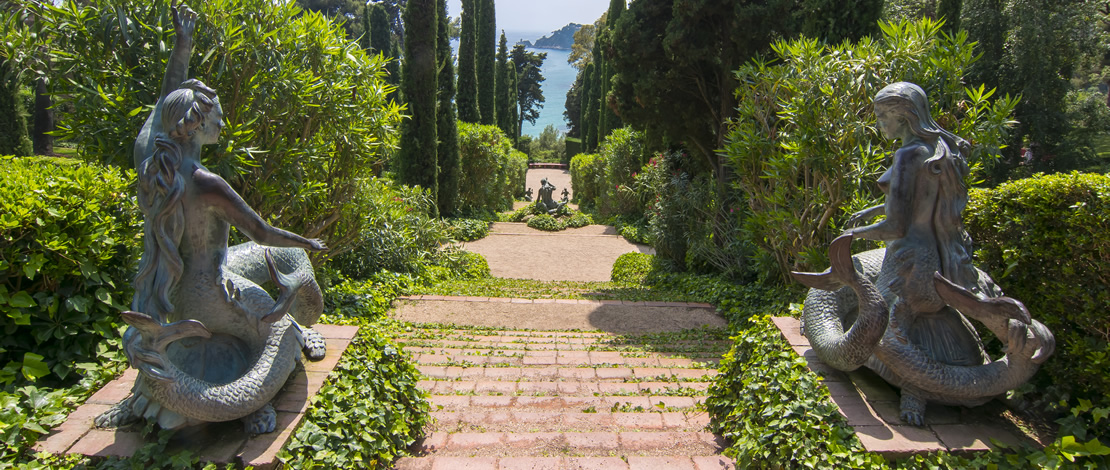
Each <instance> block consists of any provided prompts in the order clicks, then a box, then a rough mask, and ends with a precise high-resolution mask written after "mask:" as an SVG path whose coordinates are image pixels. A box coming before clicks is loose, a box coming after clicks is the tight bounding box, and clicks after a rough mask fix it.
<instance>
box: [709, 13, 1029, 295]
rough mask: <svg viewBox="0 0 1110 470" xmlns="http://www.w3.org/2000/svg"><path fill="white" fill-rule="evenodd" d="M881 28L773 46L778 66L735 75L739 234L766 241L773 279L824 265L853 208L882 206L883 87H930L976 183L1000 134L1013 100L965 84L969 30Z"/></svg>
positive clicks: (928, 23) (732, 130)
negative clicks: (878, 100)
mask: <svg viewBox="0 0 1110 470" xmlns="http://www.w3.org/2000/svg"><path fill="white" fill-rule="evenodd" d="M881 27H882V30H883V35H882V36H881V37H880V38H878V39H874V40H872V39H870V38H864V39H862V40H860V41H859V42H858V43H842V44H840V45H837V46H827V45H825V44H823V43H821V42H819V41H817V40H813V39H806V38H802V39H798V40H795V41H790V42H778V43H776V44H775V45H774V46H773V48H774V51H775V57H774V60H775V62H771V61H753V62H750V63H748V64H746V65H745V66H743V67H742V68H741V69H740V70H739V71H737V72H736V76H737V78H738V79H739V82H740V87H739V89H738V90H737V92H736V93H737V96H738V98H739V100H738V103H739V107H738V109H737V116H736V118H735V119H734V120H733V121H732V122H731V124H730V126H729V133H728V139H727V144H726V146H725V149H724V150H725V152H726V154H727V165H728V167H729V168H730V170H731V171H732V172H733V174H734V175H735V176H734V178H733V179H732V185H733V188H734V189H735V190H737V191H739V192H740V194H741V195H742V196H743V199H744V200H745V201H746V202H747V205H748V208H747V210H746V211H744V212H745V214H742V215H743V216H744V217H745V219H744V226H743V227H744V231H745V236H746V238H747V239H748V240H750V241H751V242H752V243H754V244H755V245H756V246H758V247H759V248H761V249H762V250H760V253H763V254H764V256H765V258H763V259H760V260H757V261H759V268H760V270H761V271H762V272H767V273H772V274H771V276H772V277H776V276H777V277H779V278H781V279H784V280H785V279H788V278H787V276H788V274H789V272H790V271H792V270H794V271H812V270H820V268H822V267H823V265H824V263H826V261H825V258H826V257H827V256H826V254H825V249H826V248H825V247H826V246H827V245H828V242H829V241H831V240H832V238H833V237H835V236H836V235H838V234H839V233H840V232H841V231H842V230H843V229H844V228H845V227H844V223H845V222H846V221H847V218H848V216H850V215H851V214H852V213H854V212H855V211H857V210H860V209H862V208H864V207H868V206H871V205H874V204H876V203H878V202H879V199H880V197H881V193H880V192H879V190H878V186H877V185H876V184H875V180H876V179H878V176H879V174H880V173H881V171H882V169H883V167H884V166H885V165H888V164H889V163H888V162H887V161H888V155H889V154H890V152H891V151H892V150H893V146H892V144H891V143H889V142H886V141H884V139H883V137H882V136H881V135H879V133H878V131H877V129H876V127H875V124H874V122H875V120H874V116H873V111H872V109H871V101H872V99H873V97H874V95H875V93H876V92H878V91H879V90H880V89H881V88H882V87H884V86H886V85H887V84H889V83H892V82H896V81H910V82H914V83H917V84H918V85H921V87H922V88H924V89H925V91H926V93H928V95H929V100H930V104H931V105H932V107H933V110H932V112H933V116H934V118H935V119H936V120H937V121H938V122H939V123H940V124H941V125H942V126H944V127H945V128H947V129H948V130H950V131H952V132H954V133H955V134H956V135H959V136H961V137H964V138H965V139H967V140H968V141H970V143H971V145H972V150H971V154H970V155H969V156H968V160H969V164H970V165H971V167H972V175H973V176H972V178H973V179H974V178H975V177H976V175H979V174H981V173H982V172H983V170H984V168H985V167H987V166H989V165H991V163H992V162H993V161H994V159H995V158H997V155H998V153H999V148H1000V147H1001V146H1002V144H1003V142H1004V138H1005V131H1006V128H1007V126H1008V125H1009V124H1011V121H1010V120H1009V119H1008V116H1009V115H1010V114H1011V112H1012V110H1013V108H1014V106H1015V105H1016V102H1017V101H1016V100H1014V99H1011V98H1009V97H1003V98H997V99H994V100H991V98H992V94H993V91H992V90H985V89H983V88H982V87H977V86H974V85H973V86H972V87H971V88H965V87H964V83H963V81H962V79H963V75H964V70H965V69H966V68H967V67H968V66H969V65H970V64H971V63H972V62H973V61H974V58H975V52H974V50H973V44H972V43H970V42H969V41H968V40H967V35H966V34H965V33H962V32H961V33H958V34H957V35H955V36H948V35H945V34H941V32H940V27H941V24H940V23H939V22H936V21H933V20H929V19H922V20H920V21H917V22H913V23H911V22H902V23H898V24H893V23H885V24H882V25H881Z"/></svg>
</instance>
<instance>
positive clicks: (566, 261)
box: [462, 222, 655, 281]
mask: <svg viewBox="0 0 1110 470" xmlns="http://www.w3.org/2000/svg"><path fill="white" fill-rule="evenodd" d="M462 248H463V249H465V250H468V251H473V252H475V253H478V254H481V255H482V256H484V257H485V258H486V262H488V263H489V269H490V274H492V275H493V277H501V278H508V279H537V280H541V281H608V280H609V277H610V274H611V273H612V270H613V262H615V261H616V260H617V257H619V256H620V255H622V254H624V253H630V252H639V253H655V250H654V249H652V248H651V247H650V246H648V245H641V244H637V243H632V242H630V241H628V240H625V239H624V237H621V236H620V235H618V234H617V232H616V230H615V229H614V228H613V227H610V226H606V225H588V226H585V227H581V228H568V229H566V230H563V231H560V232H545V231H543V230H536V229H534V228H530V227H528V225H526V224H522V223H511V222H498V223H494V224H493V227H492V228H491V229H490V234H489V236H487V237H486V238H483V239H481V240H477V241H473V242H466V243H463V244H462Z"/></svg>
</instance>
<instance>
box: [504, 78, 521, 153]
mask: <svg viewBox="0 0 1110 470" xmlns="http://www.w3.org/2000/svg"><path fill="white" fill-rule="evenodd" d="M507 75H508V77H507V78H508V84H509V86H508V89H509V116H508V119H506V120H507V121H508V122H509V123H510V125H511V126H512V129H509V132H507V134H508V135H509V138H510V139H512V140H513V144H514V145H515V144H516V142H517V140H518V139H520V126H519V125H518V123H519V122H520V108H519V105H518V104H517V103H518V102H519V91H518V90H519V89H520V80H519V79H518V78H517V76H516V67H513V63H512V62H511V61H510V62H509V71H508V74H507Z"/></svg>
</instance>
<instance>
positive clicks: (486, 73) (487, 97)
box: [474, 0, 497, 126]
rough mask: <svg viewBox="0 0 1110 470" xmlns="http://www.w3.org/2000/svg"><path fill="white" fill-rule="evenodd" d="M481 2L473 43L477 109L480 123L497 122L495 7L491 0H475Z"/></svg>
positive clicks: (489, 123) (490, 123) (494, 123)
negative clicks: (475, 36) (476, 76)
mask: <svg viewBox="0 0 1110 470" xmlns="http://www.w3.org/2000/svg"><path fill="white" fill-rule="evenodd" d="M477 1H478V3H481V4H482V8H481V9H480V10H479V12H480V16H479V17H478V36H477V41H476V45H475V48H474V49H475V51H476V53H475V57H476V59H475V67H476V68H477V74H478V110H479V112H481V114H482V121H481V122H482V124H486V125H491V126H492V125H496V124H497V109H496V107H495V106H496V104H495V100H494V95H495V93H494V89H496V88H497V79H496V78H495V70H496V69H495V68H494V67H495V65H496V62H497V61H496V59H495V56H496V53H495V52H494V51H495V50H496V49H497V7H496V6H495V5H494V3H493V0H477Z"/></svg>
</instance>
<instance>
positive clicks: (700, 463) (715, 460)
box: [692, 455, 736, 470]
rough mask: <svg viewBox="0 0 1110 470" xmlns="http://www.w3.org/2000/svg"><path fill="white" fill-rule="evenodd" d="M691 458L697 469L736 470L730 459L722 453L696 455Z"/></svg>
mask: <svg viewBox="0 0 1110 470" xmlns="http://www.w3.org/2000/svg"><path fill="white" fill-rule="evenodd" d="M692 460H693V461H694V468H695V469H697V470H736V464H735V463H734V462H733V461H732V459H730V458H728V457H725V456H723V455H708V456H697V457H694V458H693V459H692Z"/></svg>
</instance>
